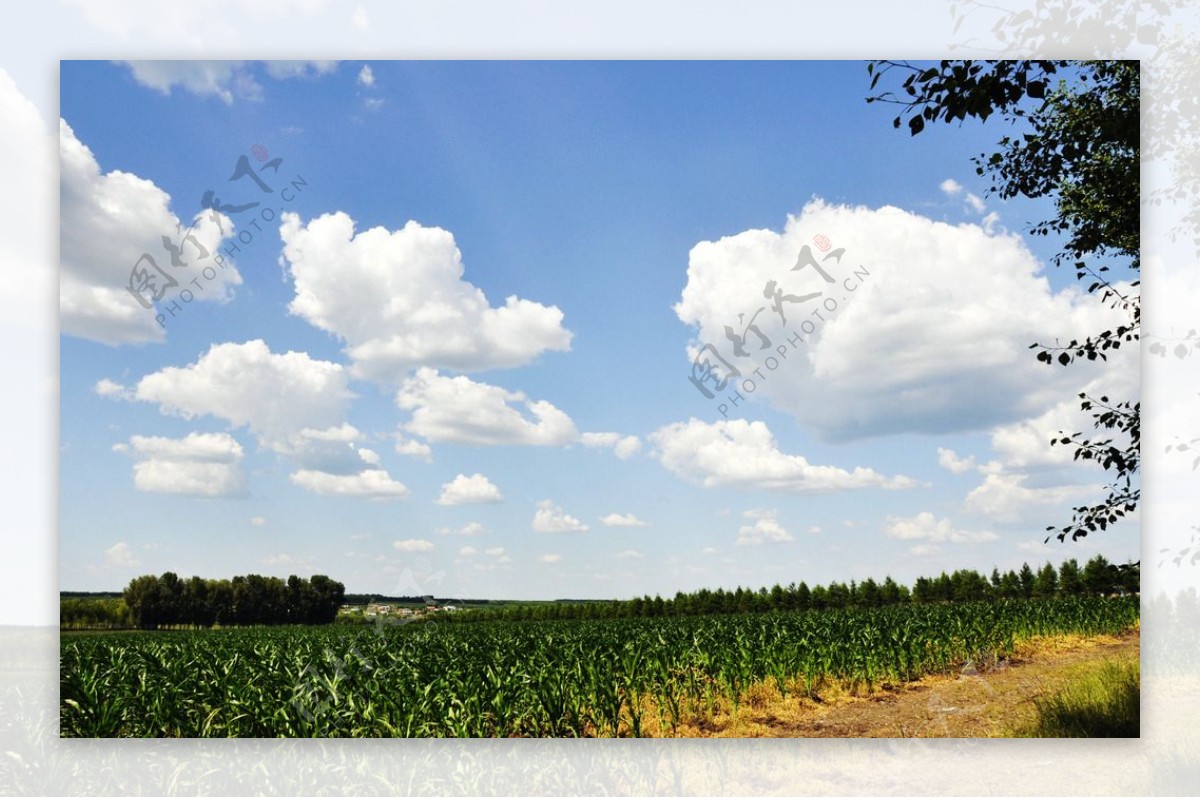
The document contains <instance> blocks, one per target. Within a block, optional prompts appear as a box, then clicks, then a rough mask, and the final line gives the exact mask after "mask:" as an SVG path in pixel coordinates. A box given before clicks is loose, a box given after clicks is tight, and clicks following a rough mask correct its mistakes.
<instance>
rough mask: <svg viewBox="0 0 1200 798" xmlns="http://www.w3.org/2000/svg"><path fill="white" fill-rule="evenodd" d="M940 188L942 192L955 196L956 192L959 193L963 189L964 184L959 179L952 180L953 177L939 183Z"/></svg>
mask: <svg viewBox="0 0 1200 798" xmlns="http://www.w3.org/2000/svg"><path fill="white" fill-rule="evenodd" d="M938 188H940V189H941V190H942V193H943V194H945V195H946V196H948V197H953V196H955V195H956V194H958V193H959V192H960V191H962V184H961V183H959V182H958V181H957V180H952V179H951V178H946V179H945V180H943V181H942V182H941V185H939V186H938Z"/></svg>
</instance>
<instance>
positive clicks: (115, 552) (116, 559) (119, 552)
mask: <svg viewBox="0 0 1200 798" xmlns="http://www.w3.org/2000/svg"><path fill="white" fill-rule="evenodd" d="M104 564H105V565H107V566H109V567H111V568H136V567H137V566H139V565H141V563H140V562H138V560H137V558H136V557H134V556H133V551H132V550H131V549H130V548H129V544H128V543H115V544H113V545H112V546H110V547H109V548H108V549H106V550H105V551H104Z"/></svg>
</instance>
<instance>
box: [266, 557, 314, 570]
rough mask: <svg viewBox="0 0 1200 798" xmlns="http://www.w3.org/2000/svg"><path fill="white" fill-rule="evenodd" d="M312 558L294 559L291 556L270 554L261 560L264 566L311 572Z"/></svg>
mask: <svg viewBox="0 0 1200 798" xmlns="http://www.w3.org/2000/svg"><path fill="white" fill-rule="evenodd" d="M314 562H315V560H314V558H312V557H296V556H294V555H291V554H271V555H268V556H266V557H264V558H263V563H264V564H265V565H284V566H287V567H289V568H297V569H307V570H312V566H313V563H314Z"/></svg>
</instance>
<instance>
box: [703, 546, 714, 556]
mask: <svg viewBox="0 0 1200 798" xmlns="http://www.w3.org/2000/svg"><path fill="white" fill-rule="evenodd" d="M700 553H701V554H703V555H705V556H709V557H711V556H712V555H714V554H716V553H717V550H716V549H715V548H714V547H712V546H706V547H705V548H703V549H701V550H700Z"/></svg>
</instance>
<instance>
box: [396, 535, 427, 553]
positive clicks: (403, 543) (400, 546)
mask: <svg viewBox="0 0 1200 798" xmlns="http://www.w3.org/2000/svg"><path fill="white" fill-rule="evenodd" d="M392 546H393V548H395V549H396V551H406V552H419V551H433V549H434V546H433V543H431V542H430V541H428V540H420V539H415V538H414V539H410V540H397V541H396V542H395V543H393V544H392Z"/></svg>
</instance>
